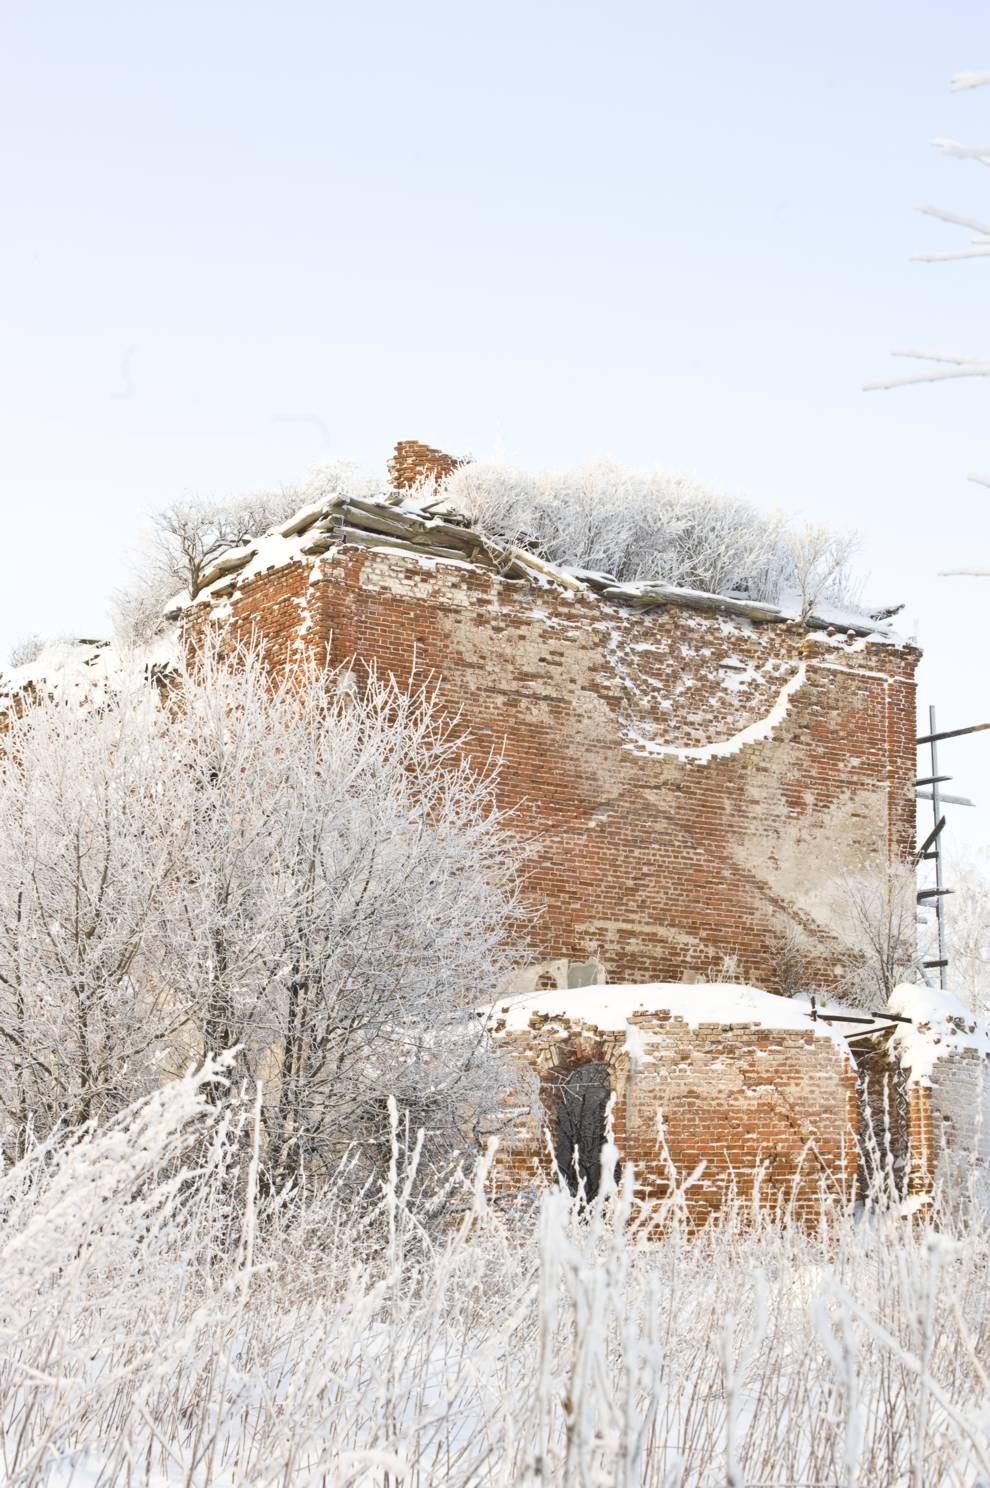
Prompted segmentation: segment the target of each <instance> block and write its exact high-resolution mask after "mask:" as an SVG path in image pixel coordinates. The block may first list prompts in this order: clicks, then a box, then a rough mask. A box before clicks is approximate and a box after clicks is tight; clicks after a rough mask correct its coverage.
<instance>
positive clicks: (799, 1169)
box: [494, 1010, 858, 1224]
mask: <svg viewBox="0 0 990 1488" xmlns="http://www.w3.org/2000/svg"><path fill="white" fill-rule="evenodd" d="M632 1022H633V1024H634V1026H635V1027H636V1028H637V1029H638V1030H640V1032H641V1038H642V1041H643V1044H644V1051H643V1052H644V1055H645V1057H644V1058H642V1059H641V1060H633V1059H631V1057H630V1054H629V1052H628V1050H627V1049H626V1048H625V1037H626V1036H625V1032H624V1031H623V1032H622V1033H616V1032H614V1031H611V1030H610V1031H600V1030H598V1029H596V1028H595V1027H593V1026H591V1025H589V1024H583V1023H579V1022H577V1021H569V1022H565V1021H562V1020H560V1019H556V1018H555V1019H549V1020H548V1019H547V1018H546V1017H543V1016H540V1015H535V1014H534V1015H533V1018H532V1020H531V1027H530V1028H528V1029H526V1030H522V1031H519V1030H512V1031H509V1032H501V1033H500V1032H498V1030H499V1028H500V1024H499V1020H498V1013H497V1010H496V1015H495V1024H494V1027H495V1030H496V1037H497V1042H498V1044H499V1046H500V1047H502V1048H504V1049H507V1050H509V1051H511V1052H512V1053H515V1054H516V1055H518V1056H519V1057H520V1058H521V1059H524V1060H525V1061H526V1063H527V1064H529V1065H530V1066H531V1067H532V1068H534V1069H535V1070H536V1072H537V1074H538V1076H539V1080H540V1099H541V1102H542V1106H543V1112H542V1116H543V1122H542V1123H541V1121H540V1119H539V1117H537V1119H535V1120H534V1119H532V1118H530V1119H528V1120H527V1119H525V1118H523V1119H521V1120H520V1121H519V1122H518V1123H517V1124H516V1126H515V1127H514V1128H512V1129H510V1131H509V1132H508V1133H507V1135H506V1137H505V1138H503V1144H502V1148H501V1150H500V1152H499V1154H498V1157H497V1162H496V1181H497V1183H498V1185H499V1187H500V1188H502V1189H507V1190H510V1191H511V1190H518V1189H520V1188H524V1187H527V1186H529V1185H531V1184H532V1182H533V1179H534V1176H537V1177H538V1176H541V1175H542V1176H548V1175H549V1174H550V1173H551V1171H552V1164H551V1160H550V1157H549V1149H548V1144H547V1140H546V1139H547V1136H549V1140H550V1144H551V1145H552V1144H555V1142H556V1117H557V1107H558V1102H559V1098H560V1088H561V1084H562V1081H563V1080H564V1079H565V1078H566V1076H567V1075H568V1074H569V1073H570V1071H571V1070H572V1069H573V1068H574V1067H575V1065H577V1064H579V1063H582V1062H584V1061H585V1060H589V1059H594V1060H601V1061H602V1062H603V1063H604V1064H606V1065H607V1066H608V1067H609V1074H610V1082H611V1088H612V1091H613V1093H614V1096H615V1104H614V1107H613V1114H614V1133H615V1142H616V1145H617V1147H618V1149H619V1153H620V1157H621V1158H622V1160H624V1161H631V1162H632V1163H633V1166H634V1170H635V1173H636V1176H637V1189H638V1191H639V1193H640V1194H641V1195H643V1196H648V1197H650V1198H653V1199H663V1198H665V1197H666V1196H667V1195H668V1194H669V1193H670V1190H671V1180H672V1174H673V1175H676V1180H677V1182H678V1184H679V1185H684V1184H685V1182H686V1180H688V1179H689V1178H691V1177H692V1175H694V1174H695V1173H696V1169H697V1168H698V1165H699V1164H703V1165H704V1166H703V1171H702V1172H701V1173H700V1174H698V1175H697V1176H696V1177H695V1180H694V1182H693V1183H691V1184H690V1186H689V1187H687V1188H686V1189H685V1202H686V1205H687V1210H688V1213H689V1217H690V1219H691V1221H692V1223H694V1224H698V1223H703V1222H704V1220H705V1219H707V1218H708V1217H709V1216H710V1215H711V1214H713V1213H714V1212H716V1211H717V1210H718V1209H719V1208H720V1207H721V1205H722V1203H723V1202H724V1199H725V1197H726V1195H727V1193H730V1192H731V1193H734V1195H735V1196H736V1197H737V1198H738V1199H739V1200H740V1201H741V1202H742V1203H743V1204H744V1205H749V1204H750V1203H751V1202H752V1200H753V1196H754V1193H756V1194H757V1195H758V1197H759V1200H760V1202H761V1203H762V1204H763V1205H765V1206H768V1207H771V1208H778V1207H782V1208H784V1209H787V1210H790V1212H793V1213H794V1214H796V1215H797V1216H798V1217H799V1218H801V1219H804V1220H808V1221H813V1220H814V1219H815V1218H816V1217H817V1216H818V1214H819V1213H820V1206H821V1204H822V1201H823V1199H825V1200H826V1201H828V1200H830V1199H831V1200H835V1201H837V1202H842V1201H843V1200H845V1199H848V1197H849V1196H850V1194H851V1192H852V1188H853V1183H854V1180H855V1176H856V1168H857V1148H856V1125H857V1119H858V1109H857V1095H856V1070H855V1066H854V1065H853V1062H852V1060H851V1058H850V1056H849V1054H848V1053H847V1051H846V1050H845V1048H844V1047H842V1046H840V1045H838V1044H837V1043H835V1042H833V1041H832V1040H831V1039H829V1038H823V1037H821V1036H820V1035H818V1034H816V1033H815V1032H814V1031H813V1029H812V1027H811V1025H810V1023H809V1026H808V1030H807V1032H806V1033H805V1032H803V1031H801V1032H799V1031H796V1030H794V1029H787V1028H782V1029H776V1028H764V1027H759V1026H756V1025H751V1024H750V1025H746V1024H724V1023H723V1024H702V1025H701V1026H700V1027H698V1028H691V1027H689V1026H688V1024H687V1023H685V1022H683V1021H682V1020H681V1019H679V1018H677V1017H674V1016H672V1015H671V1014H670V1013H669V1012H663V1011H659V1012H657V1011H655V1012H650V1013H637V1014H635V1016H634V1018H633V1019H632ZM658 1117H659V1118H660V1124H658ZM543 1124H545V1131H544V1130H541V1125H543ZM661 1124H662V1131H663V1141H664V1143H665V1147H666V1153H665V1154H664V1153H662V1152H661V1147H660V1142H659V1131H660V1126H661Z"/></svg>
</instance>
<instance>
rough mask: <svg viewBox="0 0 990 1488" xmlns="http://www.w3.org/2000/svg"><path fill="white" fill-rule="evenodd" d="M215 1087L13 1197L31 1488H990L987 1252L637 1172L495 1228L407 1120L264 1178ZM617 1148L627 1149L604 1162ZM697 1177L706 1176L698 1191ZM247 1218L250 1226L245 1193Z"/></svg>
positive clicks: (948, 1222) (12, 1415) (9, 1416)
mask: <svg viewBox="0 0 990 1488" xmlns="http://www.w3.org/2000/svg"><path fill="white" fill-rule="evenodd" d="M230 1073H231V1072H230V1071H229V1070H224V1069H223V1068H217V1067H215V1066H213V1065H210V1066H207V1067H206V1068H204V1069H203V1070H201V1071H200V1072H199V1073H197V1074H189V1075H187V1076H185V1077H184V1078H183V1079H181V1080H179V1081H177V1082H175V1083H174V1084H172V1085H170V1086H168V1087H166V1088H165V1089H164V1090H162V1091H161V1092H160V1093H159V1094H158V1095H156V1096H155V1097H152V1098H149V1099H148V1100H146V1101H144V1102H141V1103H140V1104H139V1105H137V1106H136V1107H134V1108H133V1109H131V1110H129V1111H127V1112H124V1113H122V1114H121V1115H120V1116H119V1117H118V1118H117V1119H116V1120H115V1121H114V1122H113V1123H111V1124H109V1125H108V1126H107V1127H106V1128H104V1129H102V1130H95V1131H90V1130H87V1131H83V1132H81V1133H76V1134H68V1135H62V1136H59V1137H54V1138H52V1139H51V1140H50V1141H49V1142H47V1143H46V1144H44V1145H43V1146H41V1147H35V1148H32V1149H31V1150H30V1151H29V1152H28V1153H27V1154H26V1155H25V1157H24V1158H23V1159H22V1160H21V1162H20V1163H19V1164H18V1165H17V1166H16V1167H14V1168H12V1169H8V1170H7V1171H6V1172H5V1173H3V1174H0V1275H2V1276H3V1279H4V1284H3V1286H2V1287H0V1421H2V1422H3V1437H2V1451H3V1461H4V1474H5V1478H6V1480H7V1481H9V1482H10V1483H12V1484H25V1485H29V1484H30V1485H34V1484H38V1485H41V1484H45V1485H48V1484H54V1485H59V1488H61V1485H69V1484H72V1483H107V1484H112V1483H127V1482H132V1483H137V1482H140V1483H143V1484H153V1485H156V1488H157V1485H163V1484H170V1483H184V1484H189V1485H194V1488H214V1485H218V1484H227V1485H258V1488H261V1485H268V1484H275V1483H278V1484H283V1485H294V1484H299V1485H300V1488H302V1485H306V1488H309V1485H311V1484H314V1483H328V1484H330V1483H332V1484H337V1485H345V1484H351V1485H359V1484H360V1485H367V1488H371V1485H377V1484H381V1483H383V1482H386V1481H387V1482H389V1483H392V1484H395V1485H405V1484H416V1483H419V1484H428V1483H429V1484H441V1483H443V1484H449V1485H460V1488H480V1485H490V1488H509V1485H515V1484H523V1483H530V1484H535V1483H540V1484H545V1485H560V1488H564V1485H567V1488H591V1485H596V1488H600V1485H614V1488H641V1485H642V1488H710V1485H715V1484H729V1485H736V1488H739V1485H742V1484H751V1485H757V1484H764V1485H768V1484H775V1485H776V1484H807V1485H809V1488H814V1485H818V1488H826V1485H827V1488H833V1485H840V1484H841V1485H844V1488H853V1485H861V1488H889V1485H892V1484H904V1485H909V1484H910V1485H919V1488H920V1485H924V1488H927V1485H928V1484H941V1483H945V1484H949V1483H952V1484H960V1485H969V1484H971V1485H974V1488H976V1485H978V1484H981V1483H986V1482H987V1481H990V1395H988V1381H987V1375H986V1370H985V1364H984V1361H985V1359H986V1356H987V1350H988V1348H990V1309H988V1306H987V1291H988V1287H987V1282H988V1259H987V1257H988V1254H990V1248H988V1244H987V1241H988V1233H987V1230H986V1228H985V1227H984V1226H983V1225H982V1223H981V1222H980V1221H979V1219H978V1218H976V1217H975V1216H973V1215H972V1214H969V1213H965V1212H962V1211H957V1212H951V1211H949V1210H948V1209H942V1210H935V1211H933V1212H932V1214H931V1216H930V1220H931V1222H929V1221H928V1220H927V1219H926V1218H925V1216H924V1215H923V1214H921V1213H918V1214H916V1215H915V1218H914V1219H913V1221H911V1222H906V1220H905V1218H904V1217H903V1216H902V1215H901V1214H899V1213H898V1212H896V1210H895V1211H892V1212H888V1213H885V1212H883V1211H882V1210H880V1209H876V1210H875V1209H873V1208H872V1207H871V1206H870V1205H869V1204H867V1206H866V1210H865V1212H863V1213H859V1212H857V1213H854V1212H853V1211H851V1210H846V1209H844V1208H841V1207H838V1206H837V1205H836V1204H835V1203H834V1202H830V1201H829V1200H827V1199H826V1198H825V1197H824V1196H823V1201H822V1210H821V1222H820V1225H819V1226H818V1227H817V1228H815V1229H811V1230H809V1229H808V1228H807V1227H804V1226H798V1225H794V1224H791V1223H789V1222H788V1219H787V1216H786V1214H785V1215H783V1216H780V1217H769V1216H767V1215H764V1214H761V1213H760V1212H758V1211H753V1210H751V1209H748V1208H747V1209H746V1210H745V1211H743V1210H736V1209H732V1208H730V1209H728V1210H726V1211H725V1212H723V1214H722V1216H721V1217H720V1218H719V1219H718V1220H716V1221H714V1222H713V1223H712V1225H711V1227H710V1228H709V1229H708V1230H707V1231H706V1232H704V1233H702V1234H695V1235H691V1234H690V1233H689V1232H688V1230H687V1228H686V1227H685V1224H684V1221H683V1215H684V1208H685V1205H684V1198H683V1193H684V1190H683V1188H680V1187H678V1186H676V1185H675V1187H674V1189H673V1191H672V1193H671V1194H670V1195H669V1196H668V1198H667V1199H665V1200H662V1201H659V1202H654V1203H652V1204H647V1203H641V1202H640V1201H639V1200H638V1199H637V1198H636V1196H635V1193H634V1191H633V1188H632V1185H631V1183H630V1182H629V1177H630V1175H628V1174H624V1175H623V1179H622V1181H621V1183H620V1185H619V1187H618V1189H616V1188H614V1187H613V1186H612V1182H611V1173H612V1167H613V1164H612V1161H611V1160H610V1161H604V1162H603V1164H602V1171H603V1174H605V1175H606V1182H605V1184H604V1185H603V1190H602V1193H601V1194H600V1196H599V1197H598V1198H597V1199H596V1200H595V1201H594V1202H593V1203H592V1204H591V1205H590V1206H585V1207H583V1208H580V1207H579V1206H578V1205H577V1204H576V1203H575V1201H573V1200H572V1199H571V1198H570V1196H569V1195H568V1194H567V1192H566V1191H565V1190H563V1189H556V1190H551V1191H548V1192H546V1193H545V1194H544V1195H543V1197H542V1199H540V1200H539V1202H537V1203H535V1204H531V1203H529V1204H520V1205H519V1206H518V1207H513V1206H511V1205H510V1206H506V1205H504V1204H499V1203H497V1202H493V1201H492V1199H491V1197H490V1191H489V1186H488V1182H487V1178H486V1169H485V1164H484V1162H482V1163H481V1164H479V1166H478V1168H477V1169H476V1171H475V1172H474V1174H473V1175H472V1174H470V1173H469V1174H467V1175H462V1176H461V1177H460V1178H457V1177H454V1178H452V1179H451V1180H449V1181H447V1182H446V1183H444V1184H442V1185H439V1186H438V1187H437V1188H435V1189H434V1190H433V1196H434V1198H435V1200H436V1203H437V1205H438V1206H441V1207H442V1208H443V1212H444V1215H445V1218H446V1223H445V1225H444V1226H443V1227H442V1228H441V1229H433V1230H431V1229H430V1228H429V1227H427V1226H424V1224H423V1205H422V1195H421V1197H420V1201H419V1202H416V1203H414V1202H413V1200H412V1197H411V1196H412V1195H414V1194H415V1193H416V1192H417V1189H418V1187H419V1185H418V1182H417V1179H416V1177H415V1173H416V1168H417V1164H418V1163H421V1161H422V1159H421V1158H420V1159H417V1156H416V1143H415V1139H414V1138H413V1139H411V1140H409V1141H407V1140H406V1138H405V1135H404V1126H403V1122H402V1120H401V1116H400V1115H399V1113H397V1112H394V1113H393V1118H392V1122H391V1132H390V1140H389V1148H388V1163H387V1166H386V1169H385V1171H384V1173H383V1176H382V1180H381V1182H380V1183H379V1184H377V1185H375V1187H374V1191H373V1193H372V1194H371V1198H372V1200H373V1202H372V1203H371V1205H370V1206H369V1205H368V1204H367V1203H365V1204H364V1205H362V1206H361V1207H358V1206H357V1204H356V1202H355V1200H354V1197H353V1195H352V1194H351V1192H350V1190H349V1188H348V1185H347V1184H346V1182H338V1181H337V1180H335V1179H331V1180H330V1182H329V1183H328V1184H327V1185H325V1186H324V1187H323V1188H322V1190H321V1191H320V1192H319V1193H317V1194H306V1193H299V1194H298V1195H297V1197H296V1199H295V1201H293V1202H291V1203H286V1202H284V1201H283V1202H280V1203H273V1202H272V1201H270V1200H266V1199H265V1197H264V1195H263V1194H262V1193H260V1192H259V1188H258V1184H257V1181H256V1177H257V1166H258V1164H257V1161H252V1162H251V1164H250V1166H249V1173H248V1179H247V1181H246V1182H240V1181H239V1182H238V1183H236V1184H235V1183H233V1182H232V1174H233V1175H235V1176H236V1177H237V1178H238V1180H240V1178H241V1174H242V1171H243V1162H242V1147H243V1144H242V1143H241V1142H239V1141H238V1140H237V1138H238V1131H239V1129H240V1128H243V1129H244V1130H245V1131H246V1132H247V1134H248V1144H247V1145H248V1151H249V1153H252V1154H254V1157H255V1159H257V1158H259V1157H260V1153H261V1150H262V1146H263V1134H262V1133H263V1113H264V1103H265V1100H266V1099H267V1096H266V1095H265V1094H264V1092H262V1097H261V1107H260V1111H259V1110H258V1107H257V1104H256V1103H255V1102H254V1101H253V1100H252V1099H251V1098H250V1097H249V1098H248V1099H247V1100H246V1101H243V1102H242V1101H241V1100H240V1099H239V1097H238V1094H237V1090H236V1088H231V1091H230V1094H229V1095H228V1096H227V1097H224V1098H218V1095H217V1091H218V1089H219V1090H221V1091H222V1090H223V1088H224V1087H223V1083H222V1082H223V1080H224V1078H225V1077H226V1078H229V1076H230ZM613 1152H614V1149H613ZM685 1181H689V1180H685ZM235 1191H236V1192H237V1194H238V1195H239V1197H238V1198H237V1200H236V1203H235V1202H232V1199H231V1194H232V1192H235Z"/></svg>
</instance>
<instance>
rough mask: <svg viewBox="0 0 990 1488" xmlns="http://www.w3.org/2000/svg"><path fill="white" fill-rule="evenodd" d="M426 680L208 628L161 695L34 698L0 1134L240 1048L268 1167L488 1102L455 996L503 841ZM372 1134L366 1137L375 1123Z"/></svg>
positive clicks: (478, 954) (475, 1043)
mask: <svg viewBox="0 0 990 1488" xmlns="http://www.w3.org/2000/svg"><path fill="white" fill-rule="evenodd" d="M493 789H494V780H493V775H492V773H491V772H489V773H486V774H479V773H477V772H475V771H473V770H472V769H471V768H469V766H468V765H467V764H466V763H465V762H464V759H463V757H462V754H461V752H460V749H459V741H458V738H457V737H456V735H455V732H454V731H453V730H452V728H451V726H450V725H449V724H447V723H444V722H443V721H442V720H441V717H440V715H439V714H438V712H437V711H436V710H435V708H434V707H433V704H432V700H431V698H430V696H429V695H427V694H426V693H425V692H422V691H421V692H418V693H417V692H415V691H414V692H412V693H411V694H410V693H406V692H403V691H402V690H400V689H399V688H397V687H396V686H395V685H393V684H385V683H382V682H380V681H378V680H377V679H376V678H374V677H373V676H372V677H368V678H365V679H363V680H362V682H361V685H360V686H359V685H358V683H357V681H356V680H355V678H354V677H353V676H351V675H350V674H345V675H341V674H338V673H333V672H327V671H325V670H320V669H319V668H317V667H315V666H312V667H309V668H307V667H305V666H302V665H300V666H299V667H297V668H296V669H295V670H294V671H293V673H292V675H291V676H287V675H285V674H284V669H283V675H282V677H281V679H280V680H278V681H273V680H272V679H271V677H270V676H269V674H268V672H267V670H266V668H265V666H264V663H263V659H262V657H261V655H260V654H258V653H256V652H245V653H241V654H238V655H236V656H234V657H232V658H229V659H227V660H220V659H219V658H218V656H217V654H216V652H215V650H214V649H213V648H212V647H210V646H206V647H204V648H203V649H202V650H201V651H200V653H199V654H198V656H197V657H196V658H195V659H194V660H193V661H192V662H191V663H190V664H189V665H187V666H185V667H184V669H183V670H182V671H181V672H180V674H179V675H178V677H177V678H176V679H175V682H174V684H173V686H172V687H171V689H170V691H169V692H168V694H167V696H166V698H165V700H164V705H163V704H162V703H160V702H159V701H158V699H157V697H156V695H155V693H154V691H153V690H152V689H150V688H149V687H147V686H146V685H145V686H142V685H141V684H139V683H136V684H134V685H129V684H125V685H122V686H121V688H120V690H119V691H118V692H117V693H116V694H110V695H108V696H107V698H106V699H105V701H104V703H103V705H102V706H100V707H99V708H96V707H82V708H80V707H79V706H78V705H77V704H75V703H74V702H59V701H58V700H52V699H48V698H40V699H38V700H37V701H35V702H31V703H28V704H27V705H26V706H25V708H24V710H23V712H22V713H21V714H20V716H16V717H11V719H10V720H9V729H8V732H7V733H6V734H5V737H4V748H3V751H2V753H0V1039H2V1040H3V1044H4V1057H3V1059H2V1061H0V1110H2V1122H3V1129H2V1137H3V1140H4V1144H5V1147H6V1150H7V1151H8V1152H17V1151H20V1150H23V1144H24V1141H25V1140H26V1134H27V1133H28V1131H29V1130H33V1131H34V1132H35V1133H36V1134H42V1135H43V1134H44V1133H46V1132H48V1131H50V1130H51V1129H52V1128H53V1127H54V1126H55V1125H56V1124H57V1123H58V1122H63V1123H69V1124H70V1125H73V1124H75V1125H78V1124H79V1123H82V1122H85V1121H87V1120H90V1119H100V1120H104V1119H107V1118H108V1117H112V1116H113V1115H114V1114H115V1113H116V1112H118V1111H119V1110H120V1109H121V1108H122V1107H123V1106H125V1105H126V1104H127V1103H128V1102H129V1101H131V1100H133V1099H135V1098H137V1097H139V1096H141V1095H143V1094H145V1093H146V1092H148V1091H149V1090H151V1089H153V1088H154V1087H155V1086H157V1085H158V1084H159V1083H160V1082H161V1081H162V1079H163V1078H165V1077H166V1076H168V1075H170V1074H178V1073H179V1072H180V1071H181V1070H182V1069H184V1068H186V1067H187V1066H188V1065H189V1064H190V1062H196V1063H198V1062H200V1061H201V1060H202V1059H203V1058H205V1057H207V1056H209V1055H212V1054H219V1053H220V1052H221V1051H222V1050H225V1049H228V1048H231V1047H234V1046H236V1047H237V1048H238V1050H239V1053H238V1056H237V1065H236V1071H235V1072H236V1075H237V1076H238V1077H246V1078H247V1079H248V1080H249V1081H251V1082H254V1081H258V1080H262V1081H264V1082H265V1084H266V1085H267V1087H268V1089H269V1092H270V1094H269V1099H268V1100H267V1101H266V1104H265V1107H264V1122H265V1163H266V1172H267V1173H268V1174H269V1175H270V1177H271V1178H272V1179H273V1180H274V1181H275V1182H284V1181H285V1180H286V1179H288V1178H290V1177H294V1176H296V1175H297V1174H298V1173H299V1171H300V1169H305V1170H306V1171H307V1172H309V1173H310V1174H318V1173H322V1172H323V1171H325V1170H326V1169H328V1168H330V1167H333V1166H334V1165H335V1164H336V1162H337V1161H338V1160H339V1156H340V1154H341V1153H342V1151H343V1150H344V1149H345V1148H346V1147H347V1146H348V1144H349V1143H351V1142H354V1141H357V1142H361V1143H364V1144H365V1150H366V1151H367V1152H368V1153H369V1154H370V1155H372V1156H373V1155H374V1154H375V1152H377V1151H378V1150H379V1149H378V1147H376V1145H375V1144H376V1143H380V1140H381V1135H382V1132H383V1130H384V1128H385V1124H386V1106H387V1100H388V1098H389V1097H390V1096H395V1097H398V1098H399V1099H400V1100H401V1101H402V1103H403V1105H404V1106H405V1107H407V1108H411V1109H412V1110H413V1111H414V1112H415V1113H416V1118H415V1119H416V1121H417V1124H421V1125H423V1126H424V1127H425V1129H426V1134H427V1138H426V1139H427V1143H428V1146H432V1147H433V1148H435V1149H436V1151H437V1153H438V1154H439V1153H442V1152H445V1151H447V1150H448V1149H449V1148H450V1147H451V1146H452V1145H454V1146H456V1145H457V1144H459V1143H460V1144H462V1145H463V1144H464V1143H465V1142H470V1141H471V1138H472V1128H473V1127H474V1126H476V1125H478V1124H479V1123H480V1124H482V1125H483V1124H484V1122H485V1120H486V1116H487V1114H488V1113H490V1112H492V1111H493V1110H494V1108H495V1106H496V1105H497V1095H498V1086H499V1080H500V1068H501V1067H500V1065H499V1064H498V1063H497V1062H496V1061H495V1059H494V1057H493V1056H491V1055H490V1054H489V1053H488V1051H487V1050H486V1048H485V1045H484V1042H483V1036H482V1033H481V1030H480V1027H479V1024H478V1020H477V1018H476V1016H475V1013H474V1011H473V1009H474V1008H475V1007H476V1006H477V1005H478V1004H479V1003H481V1002H483V1001H484V998H485V996H486V994H487V993H488V992H489V991H490V989H491V988H492V987H494V986H495V985H496V983H497V982H498V980H499V979H500V977H501V976H503V975H504V973H505V972H506V970H507V969H508V967H509V965H510V962H511V959H512V949H513V942H512V937H513V934H514V932H515V931H517V930H518V928H519V924H520V921H519V917H518V914H517V903H516V888H517V865H518V862H519V856H518V849H517V846H516V844H515V842H514V840H513V836H512V833H511V831H509V830H508V829H507V826H506V824H505V822H504V821H503V819H502V817H501V815H500V813H499V811H498V810H497V808H496V806H495V802H494V795H493ZM368 1144H370V1145H368Z"/></svg>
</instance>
